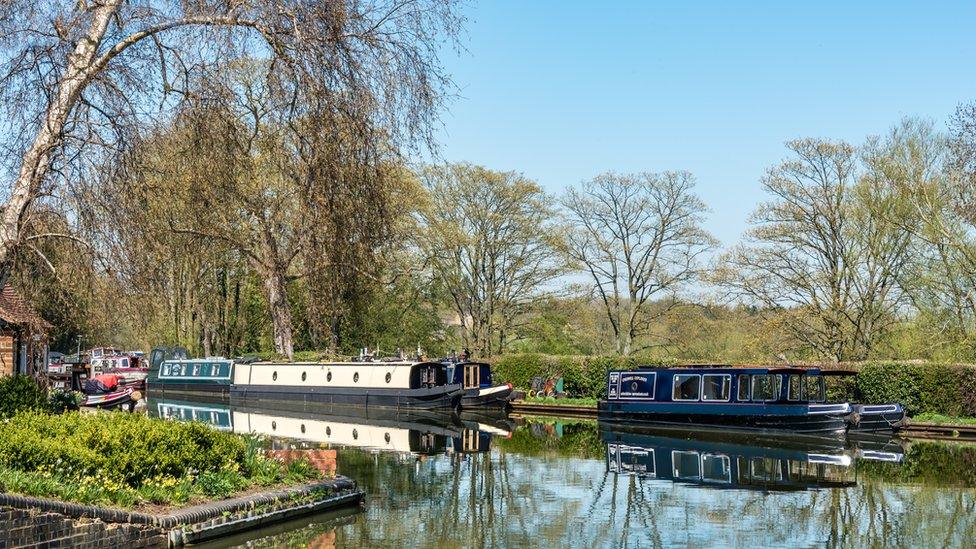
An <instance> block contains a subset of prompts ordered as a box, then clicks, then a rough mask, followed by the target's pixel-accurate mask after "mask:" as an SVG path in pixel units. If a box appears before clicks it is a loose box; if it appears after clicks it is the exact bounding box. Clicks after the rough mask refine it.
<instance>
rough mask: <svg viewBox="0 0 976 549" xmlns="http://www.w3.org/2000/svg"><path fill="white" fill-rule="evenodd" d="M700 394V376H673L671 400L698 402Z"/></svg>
mask: <svg viewBox="0 0 976 549" xmlns="http://www.w3.org/2000/svg"><path fill="white" fill-rule="evenodd" d="M700 392H701V376H699V375H698V374H675V375H674V385H673V388H672V390H671V399H672V400H698V395H699V393H700Z"/></svg>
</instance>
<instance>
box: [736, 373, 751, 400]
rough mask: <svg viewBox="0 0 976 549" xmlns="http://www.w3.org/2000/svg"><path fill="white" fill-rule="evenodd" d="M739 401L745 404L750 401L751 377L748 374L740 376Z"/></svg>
mask: <svg viewBox="0 0 976 549" xmlns="http://www.w3.org/2000/svg"><path fill="white" fill-rule="evenodd" d="M737 400H739V401H742V402H745V401H747V400H749V376H748V374H739V394H738V396H737Z"/></svg>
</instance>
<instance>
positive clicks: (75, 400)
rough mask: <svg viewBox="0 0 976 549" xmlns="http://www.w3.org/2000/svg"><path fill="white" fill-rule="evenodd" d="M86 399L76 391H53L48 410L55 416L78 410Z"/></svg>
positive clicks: (49, 398)
mask: <svg viewBox="0 0 976 549" xmlns="http://www.w3.org/2000/svg"><path fill="white" fill-rule="evenodd" d="M84 399H85V396H84V394H83V393H79V392H76V391H62V390H56V391H51V394H50V396H49V397H48V408H49V409H50V410H51V411H52V412H54V413H55V414H62V413H64V412H67V411H70V410H77V409H78V407H79V406H81V403H82V402H83V401H84Z"/></svg>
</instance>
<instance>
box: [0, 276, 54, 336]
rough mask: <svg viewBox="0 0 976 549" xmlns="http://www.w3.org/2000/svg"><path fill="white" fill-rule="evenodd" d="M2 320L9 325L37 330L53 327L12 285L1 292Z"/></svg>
mask: <svg viewBox="0 0 976 549" xmlns="http://www.w3.org/2000/svg"><path fill="white" fill-rule="evenodd" d="M0 320H3V321H6V322H7V323H8V324H21V325H28V326H31V327H33V328H35V329H44V330H46V329H48V328H50V327H51V325H50V324H49V323H48V322H47V321H45V320H44V319H43V318H41V316H40V315H38V314H37V312H36V311H35V310H34V308H33V307H31V306H30V304H28V303H27V301H25V300H24V298H23V297H21V296H20V294H18V293H17V291H16V290H14V289H13V287H12V286H10V284H7V285H5V286H4V287H3V289H2V290H0Z"/></svg>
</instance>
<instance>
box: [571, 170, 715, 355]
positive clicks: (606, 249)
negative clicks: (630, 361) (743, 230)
mask: <svg viewBox="0 0 976 549" xmlns="http://www.w3.org/2000/svg"><path fill="white" fill-rule="evenodd" d="M694 185H695V179H694V177H693V176H692V175H691V174H690V173H688V172H663V173H649V172H643V173H637V174H631V175H621V174H615V173H606V174H603V175H600V176H597V177H596V178H594V179H592V180H590V181H587V182H585V183H583V185H582V186H581V188H579V189H570V190H569V191H568V192H567V193H566V195H565V196H564V197H563V200H562V205H563V209H564V211H565V216H566V221H567V224H568V232H567V236H566V240H565V246H564V250H565V252H566V254H567V255H568V256H569V258H570V259H571V261H572V262H573V263H574V264H575V265H576V266H577V267H578V268H579V269H581V270H582V271H583V272H584V273H586V274H587V275H589V278H590V281H591V282H592V284H593V289H594V292H595V293H596V295H597V296H598V298H599V301H600V302H601V303H602V304H603V308H604V311H605V312H606V315H607V319H608V320H609V321H610V324H611V326H612V328H613V333H614V338H615V340H616V346H617V352H618V353H620V354H623V355H629V354H631V353H632V352H634V351H636V350H639V349H638V348H637V347H636V346H635V345H636V343H637V341H638V339H639V338H640V337H641V336H643V335H645V334H647V333H648V332H649V331H650V330H651V328H652V325H653V323H654V321H655V319H656V318H659V315H651V314H649V313H648V310H649V307H648V305H649V303H650V301H651V300H654V299H657V298H663V297H672V298H673V297H674V295H675V294H676V293H677V292H678V291H679V290H681V289H682V288H685V287H687V285H688V284H689V283H690V282H692V281H693V280H695V279H696V278H697V277H698V276H699V274H700V268H701V265H700V262H699V260H700V259H701V258H702V256H703V255H704V254H706V253H707V252H708V251H709V250H711V249H712V248H713V247H714V246H715V240H714V239H713V238H712V236H711V235H709V234H708V233H707V232H706V231H705V230H704V229H703V228H702V225H701V224H702V221H703V219H704V214H705V212H706V211H707V208H706V206H705V203H704V202H702V200H701V199H700V198H699V197H698V196H697V195H695V194H694V192H693V189H694ZM675 302H676V300H674V299H671V303H675ZM664 310H666V308H665V309H664Z"/></svg>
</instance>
